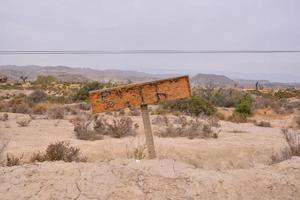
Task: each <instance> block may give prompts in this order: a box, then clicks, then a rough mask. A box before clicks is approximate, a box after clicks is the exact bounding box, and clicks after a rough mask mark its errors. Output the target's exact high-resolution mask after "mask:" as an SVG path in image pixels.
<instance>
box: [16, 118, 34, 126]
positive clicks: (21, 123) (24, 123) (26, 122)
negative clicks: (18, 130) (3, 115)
mask: <svg viewBox="0 0 300 200" xmlns="http://www.w3.org/2000/svg"><path fill="white" fill-rule="evenodd" d="M30 122H31V119H21V120H18V121H17V124H18V125H19V126H20V127H26V126H28V125H29V124H30Z"/></svg>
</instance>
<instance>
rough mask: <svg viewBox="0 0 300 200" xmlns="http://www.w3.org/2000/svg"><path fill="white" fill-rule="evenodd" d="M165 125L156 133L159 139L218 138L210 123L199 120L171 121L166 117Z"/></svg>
mask: <svg viewBox="0 0 300 200" xmlns="http://www.w3.org/2000/svg"><path fill="white" fill-rule="evenodd" d="M164 123H165V124H164V125H161V126H160V129H159V130H158V131H156V132H155V134H156V135H157V136H159V137H188V138H190V139H193V138H218V132H217V131H215V130H213V128H212V126H211V125H210V124H209V123H206V122H203V121H200V120H198V119H191V120H187V119H186V118H185V117H181V119H180V118H179V119H177V120H175V121H171V120H170V119H169V118H167V117H165V118H164Z"/></svg>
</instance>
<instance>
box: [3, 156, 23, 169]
mask: <svg viewBox="0 0 300 200" xmlns="http://www.w3.org/2000/svg"><path fill="white" fill-rule="evenodd" d="M22 158H23V155H22V156H20V157H16V156H14V155H9V154H7V155H6V166H7V167H12V166H18V165H20V164H21V160H22Z"/></svg>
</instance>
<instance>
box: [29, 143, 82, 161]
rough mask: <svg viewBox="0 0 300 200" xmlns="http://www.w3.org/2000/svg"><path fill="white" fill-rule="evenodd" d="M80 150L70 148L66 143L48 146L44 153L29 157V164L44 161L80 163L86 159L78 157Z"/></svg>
mask: <svg viewBox="0 0 300 200" xmlns="http://www.w3.org/2000/svg"><path fill="white" fill-rule="evenodd" d="M79 154H80V149H79V148H76V147H73V146H70V144H69V143H68V142H57V143H54V144H50V145H48V147H47V149H46V152H45V153H40V152H39V153H37V154H34V155H33V156H32V157H31V162H35V161H38V162H44V161H59V160H62V161H65V162H73V161H75V162H82V161H85V160H86V158H82V157H80V155H79Z"/></svg>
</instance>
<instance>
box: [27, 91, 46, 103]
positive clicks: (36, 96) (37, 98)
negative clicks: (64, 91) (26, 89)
mask: <svg viewBox="0 0 300 200" xmlns="http://www.w3.org/2000/svg"><path fill="white" fill-rule="evenodd" d="M47 96H48V95H47V94H46V93H45V92H44V91H42V90H35V91H34V92H32V93H31V94H30V95H29V96H28V97H27V99H28V101H29V102H31V103H40V102H42V101H45V100H47Z"/></svg>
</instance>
